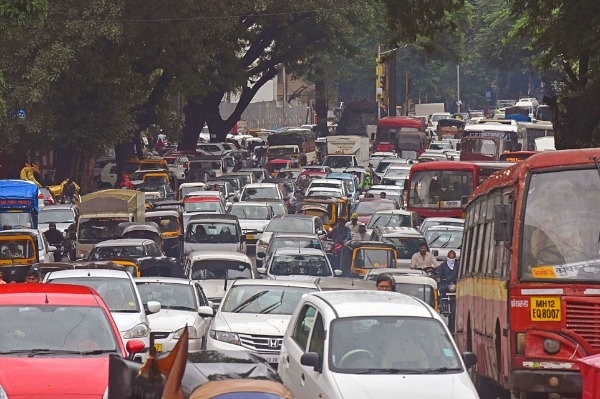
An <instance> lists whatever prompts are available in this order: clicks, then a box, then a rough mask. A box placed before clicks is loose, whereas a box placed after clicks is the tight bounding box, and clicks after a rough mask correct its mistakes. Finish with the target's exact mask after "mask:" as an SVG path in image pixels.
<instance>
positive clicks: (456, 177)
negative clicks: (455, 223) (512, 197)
mask: <svg viewBox="0 0 600 399" xmlns="http://www.w3.org/2000/svg"><path fill="white" fill-rule="evenodd" d="M511 165H513V163H512V162H461V161H434V162H420V163H417V164H415V165H413V166H412V167H411V168H410V173H409V176H408V180H407V183H406V187H407V190H408V193H407V195H406V198H405V203H406V209H407V210H409V211H414V212H416V213H417V215H419V218H421V220H422V219H425V218H428V217H450V218H460V217H462V214H463V211H464V208H465V206H466V205H467V200H468V199H469V196H470V195H471V193H473V190H475V188H476V187H477V186H479V184H481V182H482V181H484V180H485V179H486V178H487V177H488V176H490V175H491V174H492V173H494V172H496V171H498V170H501V169H505V168H508V167H510V166H511Z"/></svg>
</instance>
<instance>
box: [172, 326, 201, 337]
mask: <svg viewBox="0 0 600 399" xmlns="http://www.w3.org/2000/svg"><path fill="white" fill-rule="evenodd" d="M185 329H186V327H181V328H180V329H179V330H177V331H175V334H173V339H179V337H181V334H183V332H184V331H185ZM187 329H188V339H198V332H197V331H196V329H195V328H194V327H190V326H188V327H187Z"/></svg>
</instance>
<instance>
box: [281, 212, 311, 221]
mask: <svg viewBox="0 0 600 399" xmlns="http://www.w3.org/2000/svg"><path fill="white" fill-rule="evenodd" d="M288 218H293V219H310V220H315V219H316V218H318V216H311V215H303V214H301V213H286V214H285V215H279V216H276V217H274V218H273V219H271V220H278V219H288Z"/></svg>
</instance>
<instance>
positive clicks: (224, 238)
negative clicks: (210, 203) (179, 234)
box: [183, 214, 246, 257]
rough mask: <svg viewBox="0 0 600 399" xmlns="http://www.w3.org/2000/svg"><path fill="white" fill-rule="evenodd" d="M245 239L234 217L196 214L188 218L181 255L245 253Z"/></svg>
mask: <svg viewBox="0 0 600 399" xmlns="http://www.w3.org/2000/svg"><path fill="white" fill-rule="evenodd" d="M245 240H246V238H245V237H244V235H243V233H242V227H241V226H240V221H239V219H238V218H237V216H235V215H228V214H222V215H221V214H198V215H194V216H192V217H191V218H190V220H189V222H188V224H187V226H186V229H185V236H184V239H183V255H184V257H185V256H188V255H189V254H190V253H192V252H194V251H234V252H241V253H246V242H245Z"/></svg>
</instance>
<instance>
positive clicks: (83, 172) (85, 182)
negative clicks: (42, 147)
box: [54, 148, 97, 193]
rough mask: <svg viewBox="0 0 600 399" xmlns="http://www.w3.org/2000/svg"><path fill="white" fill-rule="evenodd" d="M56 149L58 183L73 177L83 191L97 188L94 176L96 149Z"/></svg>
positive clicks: (56, 177) (87, 191)
mask: <svg viewBox="0 0 600 399" xmlns="http://www.w3.org/2000/svg"><path fill="white" fill-rule="evenodd" d="M54 151H55V157H56V162H55V168H56V173H55V181H56V183H57V184H60V183H61V182H63V181H64V180H65V179H67V178H71V179H73V180H74V181H75V182H76V183H77V184H78V185H79V186H80V187H81V193H89V192H91V191H93V190H94V189H95V188H96V187H95V182H94V181H93V176H92V169H93V165H94V161H95V159H96V155H97V154H96V153H95V151H87V150H86V149H85V148H57V149H55V150H54Z"/></svg>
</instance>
